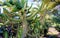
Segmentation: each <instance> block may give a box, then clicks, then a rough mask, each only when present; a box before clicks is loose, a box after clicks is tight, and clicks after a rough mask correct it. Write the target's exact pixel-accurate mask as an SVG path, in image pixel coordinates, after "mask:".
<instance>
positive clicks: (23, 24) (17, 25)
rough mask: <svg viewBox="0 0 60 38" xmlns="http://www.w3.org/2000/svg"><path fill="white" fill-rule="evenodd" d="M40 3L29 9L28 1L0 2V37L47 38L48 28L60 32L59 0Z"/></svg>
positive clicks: (7, 0) (42, 0) (9, 0)
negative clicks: (0, 8) (1, 11)
mask: <svg viewBox="0 0 60 38" xmlns="http://www.w3.org/2000/svg"><path fill="white" fill-rule="evenodd" d="M34 1H37V0H34ZM41 2H42V4H41V5H38V6H37V8H36V7H32V6H33V4H31V6H30V7H29V6H28V0H6V1H4V2H0V5H1V6H2V7H3V13H0V37H1V36H2V37H4V38H41V37H42V38H43V37H44V36H45V37H46V36H48V34H47V33H48V29H49V27H54V28H56V29H57V30H58V32H60V5H59V4H60V0H41ZM52 35H53V34H52ZM54 38H55V37H54Z"/></svg>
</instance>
